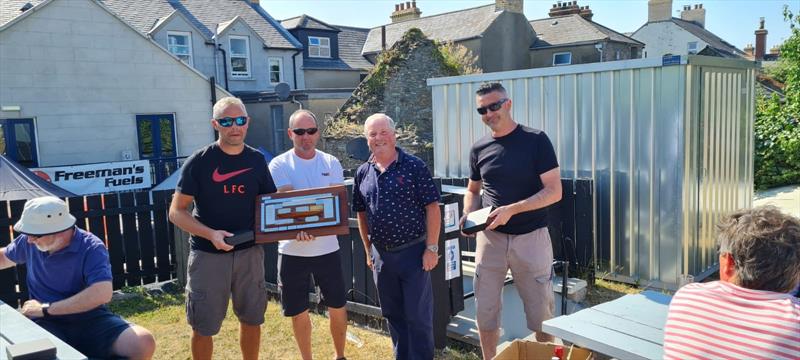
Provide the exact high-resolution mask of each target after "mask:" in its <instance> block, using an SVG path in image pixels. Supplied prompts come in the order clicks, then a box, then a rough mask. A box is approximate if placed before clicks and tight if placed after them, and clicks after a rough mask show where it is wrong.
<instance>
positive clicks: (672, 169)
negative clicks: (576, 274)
mask: <svg viewBox="0 0 800 360" xmlns="http://www.w3.org/2000/svg"><path fill="white" fill-rule="evenodd" d="M486 81H500V82H502V83H503V85H504V86H505V87H506V89H507V90H508V92H509V97H510V98H511V99H512V112H513V117H514V119H515V120H516V121H517V122H519V123H522V124H525V125H528V126H531V127H534V128H538V129H542V130H544V131H545V132H546V133H547V134H548V135H549V136H550V139H551V141H552V142H553V146H554V147H555V149H556V154H557V156H558V159H559V163H560V165H561V174H562V177H566V178H592V179H594V181H595V192H594V193H595V204H596V206H595V223H596V224H597V229H596V232H595V239H596V241H595V243H596V249H595V258H596V259H605V260H603V261H600V262H601V263H600V264H599V266H600V268H601V269H605V270H607V271H609V272H611V273H613V276H614V277H616V278H618V279H620V280H623V281H630V282H634V281H643V282H652V283H654V285H656V286H668V287H669V286H670V284H675V283H677V282H678V279H679V278H680V276H681V274H692V275H698V274H700V273H702V272H703V271H705V270H707V269H708V268H709V267H710V266H712V265H713V264H714V263H716V254H715V247H714V238H713V231H714V230H713V224H714V223H715V221H716V220H717V219H719V217H720V216H721V215H722V214H724V213H726V212H729V211H731V210H733V209H736V208H740V207H747V206H750V205H751V199H752V182H753V177H752V153H753V144H752V143H753V130H752V123H753V103H754V97H753V81H754V71H753V68H752V65H751V64H750V63H748V62H745V61H735V60H724V59H716V58H705V57H689V58H688V60H687V59H683V60H682V63H681V64H679V65H672V66H661V60H653V59H639V60H627V61H615V62H609V63H595V64H584V65H577V66H568V67H558V68H547V69H532V70H519V71H510V72H502V73H490V74H481V75H471V76H462V77H452V78H441V79H430V80H429V81H428V84H429V85H430V86H431V87H432V89H431V90H432V96H433V114H434V118H433V123H434V172H435V174H436V176H440V177H451V178H452V177H458V178H463V177H468V176H469V163H468V162H469V149H470V147H471V145H472V143H473V142H475V141H476V140H477V139H479V138H480V137H482V136H484V135H486V134H487V133H488V130H487V129H488V128H487V127H486V126H485V125H484V124H483V122H482V121H481V118H480V115H478V114H477V112H476V111H475V107H476V104H475V90H476V89H477V87H478V86H479V85H480V84H481V83H483V82H486Z"/></svg>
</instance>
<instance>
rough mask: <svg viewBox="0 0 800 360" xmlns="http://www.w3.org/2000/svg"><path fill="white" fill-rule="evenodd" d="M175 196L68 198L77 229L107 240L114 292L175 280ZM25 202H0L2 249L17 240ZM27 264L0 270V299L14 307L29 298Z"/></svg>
mask: <svg viewBox="0 0 800 360" xmlns="http://www.w3.org/2000/svg"><path fill="white" fill-rule="evenodd" d="M171 196H172V192H171V191H160V192H154V193H150V192H148V191H142V192H128V193H118V194H105V195H93V196H86V197H73V198H68V199H67V202H68V204H69V208H70V212H71V213H72V215H73V216H75V217H76V218H77V220H78V221H77V226H78V227H80V228H82V229H84V230H88V231H91V232H92V233H94V234H95V235H97V236H98V237H100V238H101V239H102V240H104V241H105V243H106V247H107V248H108V252H109V258H110V261H111V272H112V274H113V276H114V280H113V283H114V289H120V288H122V287H125V286H139V285H143V284H150V283H154V282H157V281H165V280H169V279H173V278H175V276H176V273H175V259H176V255H175V249H174V246H173V244H174V243H173V241H174V236H173V233H174V226H173V225H172V223H170V222H169V221H168V217H167V212H168V209H169V202H170V200H171ZM24 204H25V201H24V200H18V201H11V202H0V229H4V230H5V231H0V247H5V246H6V245H8V244H9V243H10V241H11V240H12V239H13V237H12V236H13V232H12V230H11V226H12V225H13V224H14V223H15V222H16V221H17V220H19V217H20V215H21V214H22V208H23V206H24ZM25 275H26V269H25V265H20V266H17V267H15V268H11V269H6V270H0V300H2V301H3V302H5V303H7V304H9V305H11V306H15V305H17V304H21V302H24V301H25V300H27V299H28V289H27V284H26V280H25Z"/></svg>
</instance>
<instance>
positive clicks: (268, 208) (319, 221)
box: [255, 185, 350, 243]
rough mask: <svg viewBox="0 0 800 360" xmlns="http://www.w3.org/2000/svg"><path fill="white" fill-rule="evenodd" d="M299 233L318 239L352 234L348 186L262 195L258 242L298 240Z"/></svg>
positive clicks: (258, 217) (257, 204)
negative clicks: (323, 236) (348, 215)
mask: <svg viewBox="0 0 800 360" xmlns="http://www.w3.org/2000/svg"><path fill="white" fill-rule="evenodd" d="M299 231H305V232H306V233H308V234H310V235H314V236H322V235H344V234H348V233H350V229H349V227H348V219H347V189H346V188H345V187H344V185H338V186H329V187H323V188H314V189H304V190H293V191H287V192H280V193H274V194H267V195H259V196H258V199H257V200H256V229H255V238H256V242H257V243H266V242H275V241H278V240H288V239H294V238H295V236H297V233H298V232H299Z"/></svg>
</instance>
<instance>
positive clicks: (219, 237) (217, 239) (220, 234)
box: [208, 230, 233, 251]
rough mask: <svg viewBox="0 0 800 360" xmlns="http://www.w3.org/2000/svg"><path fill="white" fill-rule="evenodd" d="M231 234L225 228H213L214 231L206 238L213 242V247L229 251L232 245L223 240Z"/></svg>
mask: <svg viewBox="0 0 800 360" xmlns="http://www.w3.org/2000/svg"><path fill="white" fill-rule="evenodd" d="M231 236H233V234H231V233H229V232H227V231H225V230H214V232H212V233H211V236H210V237H209V239H208V240H210V241H211V243H212V244H214V247H215V248H217V250H222V251H231V250H232V249H233V246H232V245H228V243H226V242H225V238H226V237H231Z"/></svg>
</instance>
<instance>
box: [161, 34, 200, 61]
mask: <svg viewBox="0 0 800 360" xmlns="http://www.w3.org/2000/svg"><path fill="white" fill-rule="evenodd" d="M170 36H184V37H186V44H187V45H186V47H188V48H189V55H188V56H189V61H184V60H183V59H181V61H183V62H185V63H186V64H188V65H189V66H191V67H194V50H193V49H192V33H191V32H187V31H167V51H169V52H170V54H172V55H175V56H177V57H178V59H180V58H181V56H185V54H177V53H174V52H173V51H172V45H171V44H170V43H169V38H170ZM177 46H181V45H177Z"/></svg>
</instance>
